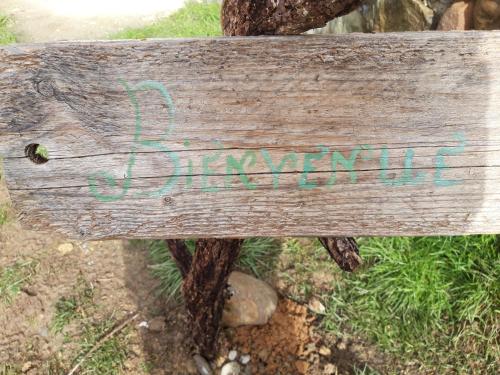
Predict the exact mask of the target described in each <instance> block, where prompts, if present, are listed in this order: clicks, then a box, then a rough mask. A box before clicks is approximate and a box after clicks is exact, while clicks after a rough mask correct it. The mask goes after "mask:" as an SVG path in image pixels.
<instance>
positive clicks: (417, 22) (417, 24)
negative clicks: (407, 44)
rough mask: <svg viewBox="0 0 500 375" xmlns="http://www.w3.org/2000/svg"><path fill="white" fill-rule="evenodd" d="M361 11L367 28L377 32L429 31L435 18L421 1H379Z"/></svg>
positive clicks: (369, 4)
mask: <svg viewBox="0 0 500 375" xmlns="http://www.w3.org/2000/svg"><path fill="white" fill-rule="evenodd" d="M361 10H362V14H363V15H364V17H365V20H366V26H365V28H366V29H367V30H369V31H375V32H391V31H422V30H429V29H430V28H431V25H432V21H433V18H434V12H433V11H432V9H430V8H429V7H427V6H426V5H425V4H424V3H423V2H422V1H421V0H377V1H374V2H371V3H368V5H366V6H364V7H362V8H361Z"/></svg>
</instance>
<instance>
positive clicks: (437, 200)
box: [0, 32, 500, 239]
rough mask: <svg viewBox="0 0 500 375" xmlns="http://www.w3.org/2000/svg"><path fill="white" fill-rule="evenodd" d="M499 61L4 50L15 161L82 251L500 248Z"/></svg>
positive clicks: (2, 121)
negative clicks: (270, 243) (114, 243)
mask: <svg viewBox="0 0 500 375" xmlns="http://www.w3.org/2000/svg"><path fill="white" fill-rule="evenodd" d="M498 61H500V33H499V32H467V33H438V32H435V33H403V34H374V35H355V34H354V35H346V36H335V37H330V36H326V37H325V36H301V37H266V38H263V37H258V38H228V39H197V40H148V41H141V42H131V41H128V42H78V43H76V42H73V43H57V44H46V45H17V46H11V47H3V48H1V49H0V155H2V157H3V162H4V169H5V174H6V180H7V185H8V188H9V191H10V194H11V198H12V201H13V203H14V205H15V207H16V208H17V210H18V212H19V213H20V217H21V219H22V220H23V221H24V222H25V223H26V224H28V225H30V226H34V227H36V228H39V229H41V230H51V229H56V230H58V231H60V232H62V233H64V234H66V235H67V236H70V237H74V238H82V239H98V238H184V237H191V236H193V237H248V236H288V235H293V236H306V235H307V236H309V235H310V236H312V235H314V236H359V235H430V234H466V233H494V232H496V233H499V232H500V209H499V208H500V190H499V189H500V64H498ZM30 144H41V145H43V146H45V147H46V148H47V149H48V152H49V161H48V162H47V163H44V164H36V163H33V162H32V161H31V160H30V159H29V158H27V157H26V156H25V150H26V146H28V145H30Z"/></svg>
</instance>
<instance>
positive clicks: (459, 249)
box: [324, 236, 500, 374]
mask: <svg viewBox="0 0 500 375" xmlns="http://www.w3.org/2000/svg"><path fill="white" fill-rule="evenodd" d="M361 253H362V256H363V258H364V260H365V262H366V266H365V268H364V269H363V270H361V271H360V272H358V273H356V274H354V275H349V276H346V277H345V278H344V279H343V280H342V281H340V282H338V283H336V285H335V290H334V291H332V294H331V296H330V298H329V303H328V317H327V319H326V320H325V322H324V324H325V327H326V328H327V329H328V330H329V331H333V332H336V333H341V332H344V331H345V330H346V329H353V330H354V331H355V332H356V333H359V334H362V335H364V336H365V337H369V338H370V339H372V340H374V341H375V342H376V343H377V344H378V345H379V346H381V347H382V348H384V349H385V350H386V351H389V352H392V353H394V354H396V355H397V356H399V357H401V358H403V359H405V360H415V359H416V360H418V361H419V362H420V363H422V364H423V365H424V367H427V368H432V369H433V370H434V371H438V372H439V373H441V372H445V371H452V372H458V373H465V372H467V373H469V372H471V371H472V372H477V373H484V374H496V373H498V371H499V368H498V358H499V357H500V349H499V348H500V347H499V337H500V314H499V313H500V282H499V280H500V249H499V244H498V241H497V239H496V237H495V236H467V237H466V236H463V237H424V238H383V239H380V238H374V239H366V240H362V241H361Z"/></svg>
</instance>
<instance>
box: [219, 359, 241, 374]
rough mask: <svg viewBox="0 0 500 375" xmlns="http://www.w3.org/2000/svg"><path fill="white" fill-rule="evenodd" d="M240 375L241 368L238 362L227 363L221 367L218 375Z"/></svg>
mask: <svg viewBox="0 0 500 375" xmlns="http://www.w3.org/2000/svg"><path fill="white" fill-rule="evenodd" d="M240 373H241V367H240V365H239V364H238V362H229V363H226V364H225V365H224V367H222V370H221V372H220V375H239V374H240Z"/></svg>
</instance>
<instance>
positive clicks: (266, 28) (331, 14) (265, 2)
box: [221, 0, 361, 36]
mask: <svg viewBox="0 0 500 375" xmlns="http://www.w3.org/2000/svg"><path fill="white" fill-rule="evenodd" d="M360 4H361V0H315V1H310V0H260V1H259V0H224V3H223V5H222V17H221V19H222V29H223V30H224V35H227V36H236V35H297V34H300V33H303V32H305V31H307V30H310V29H315V28H318V27H323V26H325V25H326V23H327V22H328V21H330V20H332V19H334V18H336V17H340V16H342V15H344V14H347V13H349V12H351V11H352V10H354V9H356V8H357V7H358V6H359V5H360Z"/></svg>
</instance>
